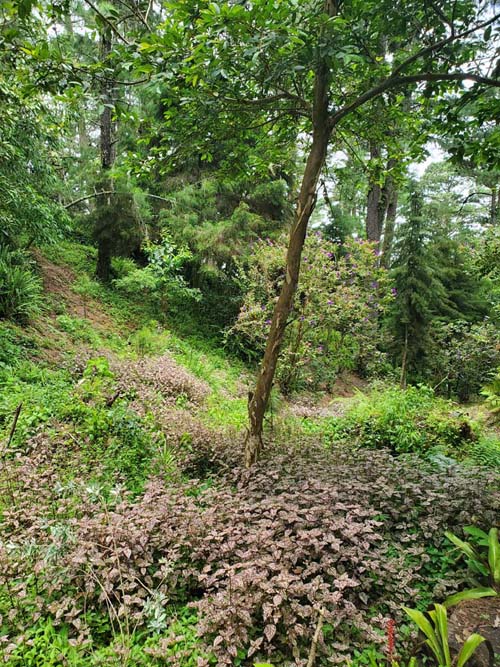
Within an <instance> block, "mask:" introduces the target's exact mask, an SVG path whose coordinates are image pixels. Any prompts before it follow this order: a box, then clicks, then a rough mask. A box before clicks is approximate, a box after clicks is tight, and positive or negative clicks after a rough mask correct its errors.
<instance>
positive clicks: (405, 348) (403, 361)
mask: <svg viewBox="0 0 500 667" xmlns="http://www.w3.org/2000/svg"><path fill="white" fill-rule="evenodd" d="M407 364H408V325H406V326H405V340H404V345H403V356H402V358H401V379H400V383H399V386H400V387H401V389H406V374H407Z"/></svg>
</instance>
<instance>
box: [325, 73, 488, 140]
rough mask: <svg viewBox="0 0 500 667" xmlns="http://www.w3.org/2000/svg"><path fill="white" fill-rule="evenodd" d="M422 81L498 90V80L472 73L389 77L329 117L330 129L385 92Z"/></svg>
mask: <svg viewBox="0 0 500 667" xmlns="http://www.w3.org/2000/svg"><path fill="white" fill-rule="evenodd" d="M423 81H436V82H439V81H475V82H476V83H484V84H485V85H487V86H495V87H497V88H500V79H490V78H489V77H486V76H480V75H478V74H473V73H472V72H422V73H421V74H409V75H408V76H390V77H388V78H387V79H385V80H384V81H381V82H380V83H379V84H377V85H376V86H374V87H373V88H370V90H367V91H366V93H363V94H362V95H360V96H359V97H357V98H356V99H355V100H354V101H353V102H351V103H350V104H347V105H346V106H344V107H342V108H341V109H338V110H337V111H335V112H334V113H333V114H332V115H330V119H329V123H330V127H334V126H335V125H337V123H338V122H339V121H340V120H342V118H344V116H347V115H348V114H349V113H351V112H352V111H355V110H356V109H357V108H358V107H360V106H362V105H363V104H365V102H369V101H370V100H372V99H374V98H375V97H378V96H379V95H382V93H385V91H386V90H391V89H392V88H398V87H400V86H406V85H407V84H409V83H420V82H423Z"/></svg>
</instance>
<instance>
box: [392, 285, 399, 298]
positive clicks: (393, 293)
mask: <svg viewBox="0 0 500 667" xmlns="http://www.w3.org/2000/svg"><path fill="white" fill-rule="evenodd" d="M391 294H392V296H397V294H398V290H397V289H396V288H395V287H391Z"/></svg>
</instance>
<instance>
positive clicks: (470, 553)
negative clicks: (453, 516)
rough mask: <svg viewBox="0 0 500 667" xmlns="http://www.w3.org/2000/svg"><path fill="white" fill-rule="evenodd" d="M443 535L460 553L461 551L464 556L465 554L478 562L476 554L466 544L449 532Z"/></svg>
mask: <svg viewBox="0 0 500 667" xmlns="http://www.w3.org/2000/svg"><path fill="white" fill-rule="evenodd" d="M445 535H446V537H447V538H448V539H449V540H450V542H453V544H454V545H455V546H457V547H458V548H459V549H460V551H463V552H464V554H466V555H467V556H468V557H469V558H473V559H474V560H478V558H479V556H478V554H477V553H476V551H475V550H474V549H473V548H472V547H471V545H470V544H469V543H468V542H464V541H463V540H461V539H460V538H459V537H457V536H456V535H454V534H453V533H451V532H450V531H449V530H447V531H446V532H445Z"/></svg>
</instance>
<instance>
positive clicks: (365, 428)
mask: <svg viewBox="0 0 500 667" xmlns="http://www.w3.org/2000/svg"><path fill="white" fill-rule="evenodd" d="M328 424H329V427H328V428H327V429H326V432H327V440H328V441H332V440H333V441H345V442H348V443H349V444H350V446H355V447H356V446H359V447H367V448H369V449H380V448H388V449H390V450H391V451H392V452H394V453H395V454H403V453H408V452H415V453H418V454H428V453H430V452H431V450H433V449H435V448H439V449H440V450H441V451H443V452H444V453H451V454H452V455H457V454H460V455H462V454H463V452H461V448H462V449H464V447H465V446H466V445H467V444H470V442H471V441H473V440H475V439H476V435H475V431H474V429H475V426H474V424H472V423H471V422H470V421H469V420H468V419H467V418H466V417H465V416H464V415H462V414H461V413H460V412H459V411H458V410H457V409H456V408H455V407H454V405H453V404H452V403H451V402H449V401H445V400H444V399H439V398H435V397H434V394H433V391H432V389H429V388H428V387H425V386H419V387H409V388H408V389H406V390H404V391H403V390H401V389H399V388H397V387H384V386H383V385H381V386H376V385H375V386H374V388H373V390H372V391H371V392H370V394H368V395H365V394H359V395H358V397H357V400H356V401H355V403H354V405H353V406H352V407H351V408H350V409H349V410H348V411H347V413H346V414H345V416H343V417H340V418H338V419H332V420H330V422H329V423H328Z"/></svg>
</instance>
